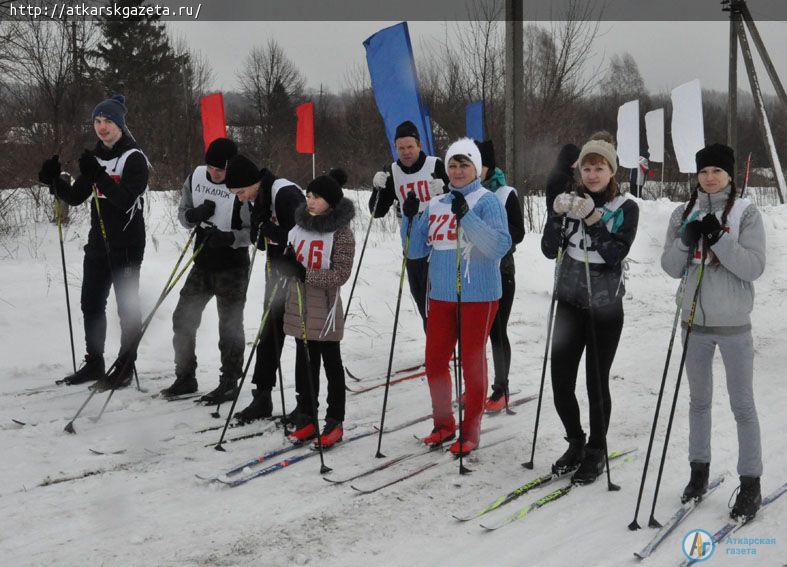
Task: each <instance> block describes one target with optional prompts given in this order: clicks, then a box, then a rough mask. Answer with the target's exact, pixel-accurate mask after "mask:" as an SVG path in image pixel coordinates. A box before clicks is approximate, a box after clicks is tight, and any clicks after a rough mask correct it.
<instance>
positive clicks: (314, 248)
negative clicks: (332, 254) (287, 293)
mask: <svg viewBox="0 0 787 567" xmlns="http://www.w3.org/2000/svg"><path fill="white" fill-rule="evenodd" d="M304 244H306V241H305V240H301V241H300V243H299V244H298V247H297V248H296V249H295V258H296V259H297V260H298V262H300V263H301V264H303V265H304V266H306V267H307V268H313V269H315V270H320V269H322V260H323V249H324V247H325V243H324V242H323V241H322V240H312V241H311V242H310V243H309V249H308V250H304V248H305V246H304Z"/></svg>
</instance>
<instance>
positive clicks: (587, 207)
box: [571, 195, 596, 219]
mask: <svg viewBox="0 0 787 567" xmlns="http://www.w3.org/2000/svg"><path fill="white" fill-rule="evenodd" d="M595 210H596V204H595V203H594V202H593V199H591V198H590V197H583V196H581V195H577V196H576V198H575V199H574V203H573V204H572V205H571V214H573V215H574V216H575V217H577V218H580V219H584V218H586V217H589V216H590V215H591V214H593V211H595Z"/></svg>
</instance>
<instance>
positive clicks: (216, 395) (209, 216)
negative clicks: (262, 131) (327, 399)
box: [161, 138, 251, 403]
mask: <svg viewBox="0 0 787 567" xmlns="http://www.w3.org/2000/svg"><path fill="white" fill-rule="evenodd" d="M237 153H238V148H237V146H236V145H235V142H233V141H232V140H230V139H228V138H218V139H216V140H214V141H213V142H211V144H210V145H209V146H208V149H207V151H206V152H205V165H200V166H198V167H197V168H196V169H194V171H193V172H192V173H191V175H189V176H188V178H187V179H186V180H185V182H184V183H183V188H182V189H181V196H180V205H179V207H178V220H180V224H181V225H183V227H185V228H187V229H193V228H195V227H196V237H195V239H194V249H195V250H196V249H197V248H199V247H200V246H202V250H201V251H200V253H199V255H197V257H196V258H195V260H194V266H193V267H192V269H191V271H190V272H189V275H188V277H187V278H186V282H185V283H184V284H183V287H182V288H181V290H180V299H179V300H178V305H177V307H175V312H174V313H173V314H172V329H173V337H172V346H173V347H174V350H175V382H174V383H173V384H172V385H171V386H170V387H168V388H165V389H164V390H162V391H161V394H162V395H163V396H168V397H169V396H182V395H186V394H191V393H194V392H196V391H197V387H198V385H197V378H196V370H197V357H196V353H195V343H196V338H197V329H198V328H199V324H200V321H201V320H202V312H203V311H204V309H205V306H206V305H207V303H208V301H210V300H211V298H213V297H214V296H215V297H216V307H217V309H218V314H219V351H220V352H221V376H220V378H219V385H218V387H217V388H216V389H214V390H213V391H212V392H210V393H208V394H206V395H205V396H203V398H202V399H203V400H204V401H205V402H208V403H218V402H220V401H221V402H223V401H231V400H232V399H234V396H235V394H236V393H237V389H236V388H237V382H238V378H240V375H241V374H242V372H243V351H244V350H245V343H244V333H243V308H244V306H245V305H246V287H247V282H248V276H249V254H248V251H247V248H248V246H249V244H251V240H250V236H249V231H250V226H251V215H250V213H249V208H248V207H243V206H242V205H241V203H240V202H239V201H238V200H237V199H235V195H233V194H232V193H230V191H229V190H228V189H227V186H226V185H225V183H224V180H225V177H226V168H227V163H228V162H229V160H230V159H232V158H233V157H234V156H235V155H236V154H237Z"/></svg>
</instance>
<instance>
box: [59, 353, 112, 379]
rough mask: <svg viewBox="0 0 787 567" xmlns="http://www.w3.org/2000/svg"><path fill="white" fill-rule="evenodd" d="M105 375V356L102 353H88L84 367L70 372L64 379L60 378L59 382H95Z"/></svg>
mask: <svg viewBox="0 0 787 567" xmlns="http://www.w3.org/2000/svg"><path fill="white" fill-rule="evenodd" d="M103 377H104V357H103V356H102V355H100V354H97V355H96V354H86V355H85V363H84V364H83V365H82V368H80V369H79V370H77V371H76V372H74V373H73V374H69V375H68V376H66V377H65V378H63V379H62V380H58V381H57V383H58V384H67V385H69V386H71V385H73V384H84V383H85V382H93V381H94V380H98V379H99V378H103Z"/></svg>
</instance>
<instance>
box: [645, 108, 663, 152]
mask: <svg viewBox="0 0 787 567" xmlns="http://www.w3.org/2000/svg"><path fill="white" fill-rule="evenodd" d="M645 135H646V136H647V138H648V153H649V154H650V158H649V159H650V161H654V162H656V163H663V162H664V109H663V108H658V109H656V110H651V111H650V112H647V113H645Z"/></svg>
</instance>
